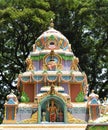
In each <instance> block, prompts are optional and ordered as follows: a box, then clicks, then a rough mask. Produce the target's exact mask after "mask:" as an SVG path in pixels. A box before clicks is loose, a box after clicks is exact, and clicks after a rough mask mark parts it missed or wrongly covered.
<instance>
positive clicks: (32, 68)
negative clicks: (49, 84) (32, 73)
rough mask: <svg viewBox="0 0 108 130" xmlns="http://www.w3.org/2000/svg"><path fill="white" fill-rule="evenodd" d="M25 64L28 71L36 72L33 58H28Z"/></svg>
mask: <svg viewBox="0 0 108 130" xmlns="http://www.w3.org/2000/svg"><path fill="white" fill-rule="evenodd" d="M25 62H26V64H27V68H26V70H34V65H33V62H32V59H31V58H29V57H28V58H27V59H26V61H25Z"/></svg>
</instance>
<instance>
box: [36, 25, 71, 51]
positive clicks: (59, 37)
mask: <svg viewBox="0 0 108 130" xmlns="http://www.w3.org/2000/svg"><path fill="white" fill-rule="evenodd" d="M35 46H36V49H38V50H43V49H50V50H54V49H55V50H58V49H63V50H67V49H69V41H68V39H67V38H66V37H65V36H64V35H63V34H61V33H60V32H59V31H57V30H55V29H54V28H52V27H51V28H50V29H49V30H47V31H45V32H43V33H42V35H40V36H39V37H38V38H37V40H36V42H35Z"/></svg>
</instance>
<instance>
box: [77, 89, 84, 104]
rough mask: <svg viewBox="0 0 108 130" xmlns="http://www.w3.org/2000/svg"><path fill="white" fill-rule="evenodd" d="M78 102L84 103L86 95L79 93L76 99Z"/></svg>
mask: <svg viewBox="0 0 108 130" xmlns="http://www.w3.org/2000/svg"><path fill="white" fill-rule="evenodd" d="M75 101H76V102H83V101H84V93H83V92H82V91H81V92H79V93H78V95H77V97H76V98H75Z"/></svg>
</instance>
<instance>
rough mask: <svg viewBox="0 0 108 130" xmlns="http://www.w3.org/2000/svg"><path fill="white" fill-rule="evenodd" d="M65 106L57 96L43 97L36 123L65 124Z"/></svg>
mask: <svg viewBox="0 0 108 130" xmlns="http://www.w3.org/2000/svg"><path fill="white" fill-rule="evenodd" d="M66 111H67V108H66V104H65V102H64V101H63V100H62V99H61V98H60V97H57V96H52V95H51V96H47V97H45V98H44V99H43V100H42V101H41V102H40V105H39V107H38V122H39V123H41V122H44V123H45V122H46V123H48V122H59V123H60V122H66Z"/></svg>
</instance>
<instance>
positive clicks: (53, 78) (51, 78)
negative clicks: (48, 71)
mask: <svg viewBox="0 0 108 130" xmlns="http://www.w3.org/2000/svg"><path fill="white" fill-rule="evenodd" d="M56 78H57V76H48V79H49V80H55V79H56Z"/></svg>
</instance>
